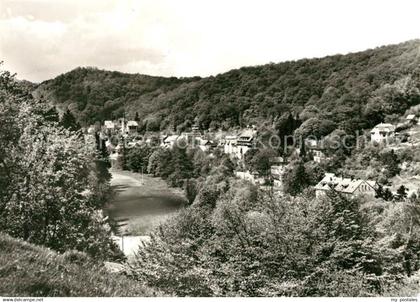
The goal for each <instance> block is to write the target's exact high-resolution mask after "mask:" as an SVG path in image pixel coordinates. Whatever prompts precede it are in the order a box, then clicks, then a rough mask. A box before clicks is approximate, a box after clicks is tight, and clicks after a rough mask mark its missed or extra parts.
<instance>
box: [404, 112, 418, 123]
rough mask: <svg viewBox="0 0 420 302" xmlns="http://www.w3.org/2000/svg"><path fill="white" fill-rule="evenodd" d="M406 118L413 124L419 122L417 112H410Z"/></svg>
mask: <svg viewBox="0 0 420 302" xmlns="http://www.w3.org/2000/svg"><path fill="white" fill-rule="evenodd" d="M405 120H406V121H407V122H408V123H410V124H411V125H415V124H417V117H416V115H415V114H409V115H407V117H406V118H405Z"/></svg>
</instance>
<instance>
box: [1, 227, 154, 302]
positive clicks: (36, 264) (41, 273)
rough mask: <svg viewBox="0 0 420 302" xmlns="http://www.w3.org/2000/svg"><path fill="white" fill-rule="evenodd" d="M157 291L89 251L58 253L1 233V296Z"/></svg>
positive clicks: (138, 294) (109, 294)
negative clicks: (115, 271) (112, 268)
mask: <svg viewBox="0 0 420 302" xmlns="http://www.w3.org/2000/svg"><path fill="white" fill-rule="evenodd" d="M154 295H156V293H155V292H154V291H153V290H151V289H150V288H147V287H146V286H143V285H142V284H140V283H139V282H136V281H133V280H132V279H130V278H128V277H125V276H121V275H117V274H111V273H109V272H108V271H107V270H106V269H105V267H104V266H103V265H102V264H99V263H98V262H96V261H95V260H93V259H92V258H90V257H89V256H88V255H87V254H85V253H81V252H76V251H68V252H66V253H64V254H58V253H56V252H54V251H52V250H50V249H46V248H43V247H40V246H35V245H32V244H29V243H27V242H24V241H22V240H18V239H14V238H12V237H10V236H7V235H5V234H2V233H0V296H3V297H8V296H20V297H34V296H42V297H46V296H48V297H51V296H56V297H57V296H62V297H74V296H78V297H104V296H105V297H110V296H112V297H121V296H123V297H126V296H154Z"/></svg>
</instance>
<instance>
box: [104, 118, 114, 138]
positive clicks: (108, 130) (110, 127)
mask: <svg viewBox="0 0 420 302" xmlns="http://www.w3.org/2000/svg"><path fill="white" fill-rule="evenodd" d="M104 128H105V129H104V131H105V132H106V133H107V134H108V135H111V134H112V133H113V132H114V131H115V124H114V122H113V121H105V122H104Z"/></svg>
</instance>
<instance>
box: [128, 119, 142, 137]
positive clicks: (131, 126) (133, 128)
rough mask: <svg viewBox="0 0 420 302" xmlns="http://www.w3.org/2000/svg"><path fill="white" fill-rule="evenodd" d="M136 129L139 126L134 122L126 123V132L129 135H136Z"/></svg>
mask: <svg viewBox="0 0 420 302" xmlns="http://www.w3.org/2000/svg"><path fill="white" fill-rule="evenodd" d="M138 127H139V124H138V123H137V122H136V121H128V122H127V129H126V132H127V133H130V134H133V133H137V129H138Z"/></svg>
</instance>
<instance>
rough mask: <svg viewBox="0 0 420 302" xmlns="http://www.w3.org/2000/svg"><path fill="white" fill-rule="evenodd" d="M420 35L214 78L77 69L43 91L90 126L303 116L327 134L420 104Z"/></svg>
mask: <svg viewBox="0 0 420 302" xmlns="http://www.w3.org/2000/svg"><path fill="white" fill-rule="evenodd" d="M419 46H420V40H413V41H409V42H406V43H402V44H398V45H390V46H384V47H380V48H376V49H370V50H366V51H363V52H358V53H351V54H347V55H335V56H329V57H325V58H319V59H318V58H316V59H303V60H299V61H291V62H284V63H279V64H267V65H262V66H256V67H243V68H240V69H236V70H231V71H229V72H226V73H223V74H219V75H217V76H214V77H213V76H211V77H207V78H199V77H194V78H174V77H171V78H164V77H152V76H145V75H139V74H124V73H120V72H111V71H104V70H98V69H95V68H77V69H75V70H73V71H71V72H68V73H65V74H62V75H60V76H58V77H56V78H55V79H52V80H49V81H46V82H43V83H41V84H40V85H39V86H38V88H37V90H36V92H35V95H36V96H37V97H43V98H47V99H51V100H53V101H54V102H55V103H56V104H57V105H58V106H59V107H61V108H63V109H66V107H68V108H69V109H70V110H71V111H72V112H73V114H75V116H76V117H77V119H78V121H79V122H80V123H82V124H91V123H93V122H96V121H102V120H105V119H112V118H116V117H120V116H123V114H124V112H126V115H127V116H129V117H132V118H133V117H134V116H135V115H136V112H137V113H138V116H139V119H140V121H141V123H140V124H141V128H142V129H143V130H152V131H157V130H162V129H168V128H169V129H178V130H183V129H187V128H188V127H189V126H190V125H191V124H193V123H194V122H195V121H196V122H198V123H199V124H200V126H201V127H202V128H205V129H206V128H213V129H216V128H222V129H230V128H232V127H236V126H244V125H246V124H250V123H255V124H262V123H264V122H265V123H269V124H271V125H276V123H277V122H278V119H279V118H280V117H281V116H282V115H284V114H289V113H291V114H293V116H295V117H297V116H299V115H300V117H301V119H302V121H306V120H310V121H309V122H308V123H309V124H310V125H312V126H313V125H315V126H317V125H318V124H319V123H320V121H322V123H323V124H326V125H327V129H326V130H327V132H330V131H333V130H334V129H337V128H340V129H343V130H346V131H353V130H356V129H363V128H369V127H371V126H373V125H374V124H375V123H378V122H381V121H383V120H384V119H386V118H387V117H388V116H392V115H393V114H399V115H400V114H401V113H403V112H404V111H405V110H406V109H407V108H409V107H410V106H411V105H413V104H417V103H419V100H420V97H419V95H420V94H419V85H420V84H419V83H420V81H419V75H420V64H419V63H420V56H419V55H418V53H419Z"/></svg>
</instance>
